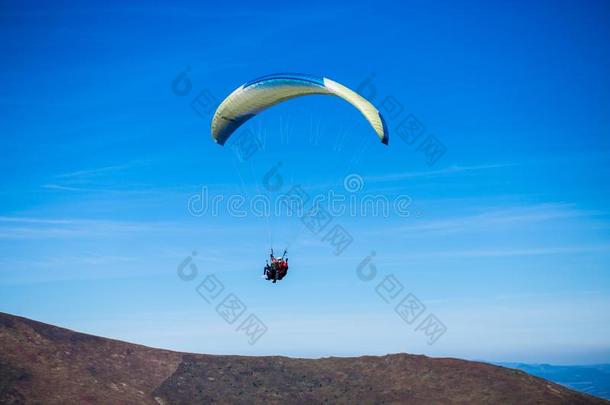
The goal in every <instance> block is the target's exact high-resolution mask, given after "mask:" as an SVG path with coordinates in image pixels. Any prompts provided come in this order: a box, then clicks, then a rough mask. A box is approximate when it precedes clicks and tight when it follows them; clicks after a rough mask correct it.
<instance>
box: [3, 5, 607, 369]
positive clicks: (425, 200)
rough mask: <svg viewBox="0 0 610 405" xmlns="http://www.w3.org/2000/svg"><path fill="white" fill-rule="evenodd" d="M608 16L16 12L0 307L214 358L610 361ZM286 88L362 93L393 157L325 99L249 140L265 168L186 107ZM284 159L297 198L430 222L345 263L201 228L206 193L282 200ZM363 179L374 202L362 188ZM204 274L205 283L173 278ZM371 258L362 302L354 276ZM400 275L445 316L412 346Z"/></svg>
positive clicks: (252, 233) (8, 75) (239, 230)
mask: <svg viewBox="0 0 610 405" xmlns="http://www.w3.org/2000/svg"><path fill="white" fill-rule="evenodd" d="M609 13H610V5H608V3H607V2H603V1H599V2H595V1H586V2H581V3H578V4H577V3H576V2H556V1H554V2H550V1H549V2H544V1H540V2H535V4H531V3H529V2H528V3H525V2H524V3H520V4H516V3H514V4H510V5H508V4H500V3H497V4H490V3H488V2H466V3H463V4H462V5H456V4H454V3H453V2H435V3H434V4H429V2H408V3H405V4H400V5H399V4H398V3H397V4H392V3H389V2H374V3H359V2H346V3H331V4H329V3H326V2H324V3H310V4H308V5H307V6H298V5H288V4H285V3H284V2H282V3H277V4H274V3H267V4H259V5H257V6H256V7H253V6H251V5H248V4H247V3H244V4H238V3H234V2H233V3H230V4H227V5H221V4H220V3H215V4H214V5H203V4H201V3H199V2H193V3H182V4H181V5H175V4H166V5H161V4H160V3H159V4H154V5H151V4H148V3H144V2H142V3H140V4H136V3H134V4H133V5H130V6H128V7H125V6H122V5H121V4H120V3H115V4H112V3H109V2H103V3H101V2H100V3H95V2H90V3H86V4H78V5H77V4H70V3H68V2H66V3H60V4H59V5H57V4H56V5H53V6H50V5H40V4H34V3H29V2H4V3H3V4H2V5H1V6H0V32H1V34H2V35H1V38H2V40H1V41H0V47H1V53H2V55H3V57H2V60H3V61H2V63H0V76H1V77H2V82H3V85H2V86H1V87H0V105H1V108H0V136H1V138H0V139H1V146H2V147H1V148H0V154H1V158H0V168H1V172H2V182H1V184H2V188H1V189H0V193H1V195H2V199H1V200H0V201H1V204H0V310H1V311H5V312H9V313H14V314H18V315H22V316H27V317H31V318H34V319H38V320H41V321H45V322H49V323H54V324H59V325H62V326H66V327H69V328H72V329H77V330H80V331H85V332H89V333H93V334H96V335H103V336H108V337H113V338H117V339H124V340H129V341H133V342H137V343H142V344H147V345H152V346H156V347H164V348H171V349H176V350H184V351H195V352H204V353H239V354H283V355H290V356H304V357H318V356H328V355H360V354H383V353H388V352H409V353H423V354H427V355H431V356H451V357H462V358H468V359H483V360H488V361H524V362H549V363H568V364H569V363H602V362H609V361H610V343H609V342H610V315H609V314H610V310H609V309H610V268H609V265H610V215H609V212H608V203H609V202H610V198H609V193H608V187H607V185H608V184H610V170H609V168H610V166H609V165H608V163H609V161H610V158H609V154H608V151H609V150H610V141H609V139H610V138H609V137H608V134H609V131H610V78H609V77H608V74H607V72H608V71H610V47H609V46H608V41H607V38H609V37H610V24H609V23H608V20H609V15H610V14H609ZM185 71H186V73H187V75H186V77H187V79H188V80H189V81H190V83H191V84H192V89H191V91H190V92H189V93H188V94H186V95H184V96H179V95H176V94H175V92H173V91H172V82H173V81H174V80H175V78H176V77H177V76H178V75H180V74H181V73H183V72H185ZM283 71H288V72H302V73H311V74H317V75H323V76H326V77H329V78H331V79H333V80H336V81H338V82H340V83H342V84H344V85H346V86H349V87H351V88H353V89H359V90H360V91H361V92H362V94H363V95H364V96H365V97H369V98H370V99H371V101H372V102H373V103H375V104H376V105H378V106H379V108H380V109H381V110H382V113H385V115H386V120H387V121H388V125H389V128H390V145H389V146H388V147H385V146H384V145H381V144H380V143H379V142H378V140H377V139H376V138H375V135H374V133H373V132H372V130H371V128H370V127H368V126H367V124H366V121H365V120H364V119H363V118H362V117H361V116H360V115H359V114H358V112H357V111H356V110H354V109H353V108H352V107H351V106H350V105H348V104H347V103H345V102H342V101H341V100H338V99H335V98H331V97H323V96H314V97H308V98H303V99H298V100H293V101H291V102H288V103H285V104H283V105H280V106H277V107H274V108H273V109H271V110H269V111H267V112H265V114H262V115H261V116H259V117H256V118H255V119H253V120H252V121H250V122H249V123H248V124H247V125H246V126H245V127H244V128H242V129H241V130H240V131H243V133H249V132H247V131H252V133H256V134H258V136H259V137H261V139H262V140H263V141H264V149H263V150H261V151H259V152H258V153H256V154H255V156H253V157H252V158H251V159H249V160H248V161H247V162H240V161H239V160H238V159H237V158H236V155H235V153H234V150H233V149H232V147H231V145H230V144H227V146H225V147H220V146H218V145H216V144H214V143H213V142H212V140H211V138H210V134H209V124H210V119H211V114H210V113H206V112H204V113H202V114H198V113H197V112H196V111H194V110H193V108H191V105H190V104H191V101H192V100H193V99H195V98H196V97H197V96H198V95H199V94H200V92H204V94H208V95H211V96H212V97H213V98H215V99H217V100H218V101H220V99H222V98H223V97H224V96H226V95H227V94H229V93H230V92H231V91H232V90H233V89H235V88H236V87H237V86H239V85H240V84H242V83H244V82H246V81H248V80H250V79H252V78H255V77H258V76H262V75H265V74H268V73H273V72H283ZM390 102H393V103H394V104H392V105H394V106H395V109H393V110H392V111H393V112H392V111H390V109H389V105H390V104H388V103H390ZM384 108H385V109H386V110H384ZM397 112H398V113H399V114H395V113H397ZM409 114H413V116H415V117H416V118H417V119H418V120H419V121H420V122H421V123H422V125H423V126H424V127H425V135H423V136H424V137H425V136H428V135H434V136H436V138H437V139H438V140H440V141H441V142H442V144H443V145H444V146H445V147H446V148H447V152H446V153H445V154H444V155H443V156H442V157H441V158H440V159H439V160H438V161H437V162H436V163H435V164H434V165H430V164H428V162H427V159H426V156H425V154H424V153H422V151H417V143H416V144H414V145H408V144H407V143H405V142H404V141H403V139H401V137H400V136H398V135H397V133H396V132H394V131H395V130H397V129H399V126H400V124H401V122H402V120H403V119H404V118H405V117H406V116H408V115H409ZM279 161H281V162H282V166H281V168H280V175H281V176H282V178H283V180H284V185H285V186H284V187H285V189H284V190H287V189H288V188H289V187H292V186H294V185H300V186H301V187H303V188H304V189H306V190H307V191H308V192H310V193H312V194H315V193H320V192H326V191H327V190H329V189H330V190H334V191H335V192H336V193H339V194H341V193H342V194H343V195H346V196H352V197H354V198H356V199H357V200H358V201H361V199H362V198H364V197H365V196H366V195H374V196H378V195H380V196H383V197H384V198H386V199H388V201H395V200H396V198H398V197H399V196H409V198H410V202H411V203H410V205H409V212H410V215H409V216H408V217H406V216H400V215H397V213H396V212H391V213H390V214H389V215H388V216H387V217H383V216H381V217H379V216H377V217H375V216H371V215H366V216H350V215H342V216H339V217H336V218H333V221H334V224H340V225H341V226H343V227H344V228H345V229H346V230H348V231H349V233H350V235H351V236H352V237H353V243H352V244H351V245H350V246H349V247H348V248H347V249H346V250H345V251H344V252H343V253H342V254H341V255H339V256H336V255H334V254H333V249H332V247H330V246H329V245H328V243H326V242H323V241H321V240H320V237H319V236H318V235H313V234H312V233H311V232H309V231H308V230H307V228H305V227H303V226H302V225H301V223H300V222H299V221H298V219H296V218H287V217H286V216H276V217H271V218H269V220H264V219H262V218H259V217H255V216H254V215H247V216H246V217H243V218H239V217H235V216H231V215H229V213H228V212H227V210H226V207H225V209H223V210H221V212H220V213H219V214H218V215H214V216H213V215H209V214H205V215H201V216H194V215H191V214H190V213H189V211H188V209H187V206H188V201H189V199H190V198H193V197H192V196H193V195H196V194H197V193H200V192H201V190H202V187H205V188H206V190H207V192H208V193H209V195H222V196H225V197H228V196H231V195H242V196H243V197H244V198H246V199H247V200H248V201H252V198H254V197H255V196H256V195H257V194H262V195H263V196H267V197H269V198H274V197H275V196H276V195H275V194H273V193H271V192H268V191H265V189H264V187H262V185H261V179H262V178H263V176H264V174H265V173H267V172H268V171H269V170H270V169H271V168H272V167H274V165H276V164H277V162H279ZM350 174H356V175H357V176H359V177H358V178H359V179H360V178H361V179H362V181H363V188H362V190H359V191H357V192H354V193H350V192H349V191H347V190H345V188H344V179H345V177H346V176H348V175H350ZM270 244H273V245H274V246H275V248H276V249H277V250H281V249H282V248H283V247H285V246H288V245H289V246H290V260H291V270H290V273H289V275H288V277H287V278H286V279H285V280H283V281H282V282H281V283H280V284H278V285H271V284H270V283H266V282H264V281H262V280H261V279H260V272H261V266H262V264H263V263H264V259H265V258H266V253H267V250H268V248H269V246H270ZM193 251H196V252H197V255H196V256H194V259H193V260H194V261H193V263H194V264H196V266H197V269H198V277H197V278H196V279H195V280H193V281H190V282H186V281H183V280H181V279H180V278H179V277H178V275H177V271H176V269H177V267H178V266H179V264H180V263H182V262H183V260H185V258H187V257H188V256H189V255H191V252H193ZM373 251H374V252H375V253H376V255H375V256H374V257H373V261H372V263H373V264H374V265H375V266H376V268H377V277H376V278H375V279H374V280H372V281H370V282H365V281H363V280H361V279H359V278H358V276H357V272H356V268H357V267H358V265H359V264H360V263H361V262H362V261H363V259H365V257H366V256H367V255H369V254H370V253H371V252H373ZM210 274H215V276H216V277H217V279H218V280H220V281H221V282H222V284H223V285H224V286H225V290H224V291H223V293H222V296H220V298H219V299H221V298H222V297H224V296H226V295H227V294H228V293H230V292H233V293H234V294H235V295H236V296H238V297H239V299H240V300H241V301H242V302H243V303H244V304H245V305H247V311H246V313H244V315H243V316H244V317H245V316H246V315H247V314H250V313H252V314H255V315H256V316H258V317H259V318H260V320H261V321H263V322H264V324H265V325H266V326H267V332H266V333H265V334H264V335H263V337H261V338H260V340H259V341H258V342H257V343H256V344H254V345H250V344H249V343H248V341H247V339H246V337H245V336H244V335H243V333H240V332H239V331H236V330H235V329H236V327H237V325H238V324H239V323H240V322H241V320H238V321H237V322H236V323H235V324H232V325H229V324H227V322H225V320H224V319H223V318H222V317H221V316H220V315H219V314H218V313H217V312H216V310H215V306H216V304H217V303H215V304H209V303H207V302H206V301H205V300H203V299H202V298H201V297H200V296H199V295H198V293H197V291H196V287H197V285H199V283H200V282H202V281H203V280H204V279H205V278H206V277H207V276H209V275H210ZM387 275H393V276H394V277H395V280H398V281H399V282H400V283H401V285H403V287H404V288H403V290H402V291H401V293H400V294H399V295H398V297H397V300H400V299H402V298H403V297H404V296H406V295H407V293H412V294H413V295H414V296H416V297H417V298H418V299H419V300H420V301H421V303H423V305H425V308H426V309H425V313H423V314H422V315H421V317H420V318H419V319H417V320H416V321H414V322H413V324H407V323H406V322H404V321H403V320H402V319H401V318H400V317H399V316H398V315H397V314H396V312H395V311H394V309H393V308H394V305H395V304H396V302H392V303H386V302H385V301H384V300H383V299H382V298H381V296H380V295H379V294H378V293H377V292H376V287H377V285H378V284H379V283H380V282H381V281H382V280H384V277H386V276H387ZM428 314H433V315H435V316H436V317H437V319H439V320H440V321H441V322H442V323H443V324H444V325H445V326H446V329H447V330H446V332H445V334H443V335H442V336H441V337H440V338H439V339H438V340H437V341H436V342H435V343H434V344H432V345H429V344H428V341H427V336H426V335H425V334H424V333H422V331H421V330H416V329H417V325H418V324H419V322H420V321H422V320H423V319H424V317H425V316H427V315H428Z"/></svg>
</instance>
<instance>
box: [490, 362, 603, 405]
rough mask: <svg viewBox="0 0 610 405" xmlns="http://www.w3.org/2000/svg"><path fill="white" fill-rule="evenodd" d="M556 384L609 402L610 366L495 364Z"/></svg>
mask: <svg viewBox="0 0 610 405" xmlns="http://www.w3.org/2000/svg"><path fill="white" fill-rule="evenodd" d="M496 364H499V365H501V366H504V367H510V368H516V369H519V370H523V371H525V372H526V373H529V374H532V375H535V376H537V377H541V378H544V379H547V380H550V381H553V382H556V383H558V384H561V385H565V386H566V387H569V388H572V389H574V390H577V391H581V392H586V393H587V394H591V395H595V396H597V397H600V398H605V399H609V400H610V364H596V365H591V366H552V365H549V364H523V363H496Z"/></svg>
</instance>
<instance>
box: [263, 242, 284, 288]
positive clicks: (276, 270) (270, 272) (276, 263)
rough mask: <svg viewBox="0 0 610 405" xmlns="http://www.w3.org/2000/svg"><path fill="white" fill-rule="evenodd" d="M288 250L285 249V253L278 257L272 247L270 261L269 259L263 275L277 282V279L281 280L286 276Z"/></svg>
mask: <svg viewBox="0 0 610 405" xmlns="http://www.w3.org/2000/svg"><path fill="white" fill-rule="evenodd" d="M287 253H288V252H287V251H286V250H284V254H282V257H280V258H277V257H275V256H274V255H273V249H271V254H270V255H269V259H270V261H267V264H266V265H265V268H264V270H263V275H264V276H265V279H266V280H273V282H274V283H275V282H276V281H277V280H281V279H283V278H284V277H286V274H287V273H288V258H287V257H286V254H287Z"/></svg>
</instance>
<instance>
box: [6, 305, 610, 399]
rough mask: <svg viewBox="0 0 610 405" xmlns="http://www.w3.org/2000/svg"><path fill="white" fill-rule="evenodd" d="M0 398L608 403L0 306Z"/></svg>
mask: <svg viewBox="0 0 610 405" xmlns="http://www.w3.org/2000/svg"><path fill="white" fill-rule="evenodd" d="M0 347H1V348H2V349H1V350H0V403H1V404H151V405H166V404H167V405H169V404H209V403H232V404H287V403H294V404H322V403H340V404H356V403H357V404H383V403H385V404H400V403H409V404H452V403H453V404H520V405H521V404H609V403H610V402H607V401H604V400H601V399H598V398H595V397H592V396H589V395H586V394H581V393H578V392H575V391H572V390H570V389H568V388H565V387H563V386H561V385H558V384H555V383H552V382H549V381H546V380H543V379H540V378H537V377H533V376H531V375H529V374H526V373H525V372H523V371H519V370H513V369H509V368H505V367H499V366H494V365H490V364H485V363H478V362H470V361H464V360H458V359H433V358H428V357H425V356H413V355H407V354H396V355H388V356H383V357H373V356H364V357H357V358H336V357H331V358H324V359H318V360H310V359H293V358H287V357H279V356H271V357H244V356H212V355H204V354H188V353H178V352H172V351H168V350H160V349H152V348H149V347H145V346H140V345H135V344H131V343H125V342H120V341H116V340H111V339H105V338H101V337H96V336H91V335H86V334H82V333H77V332H73V331H70V330H67V329H63V328H58V327H55V326H51V325H48V324H44V323H40V322H36V321H32V320H29V319H25V318H21V317H17V316H12V315H8V314H3V313H0Z"/></svg>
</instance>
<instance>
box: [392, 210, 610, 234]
mask: <svg viewBox="0 0 610 405" xmlns="http://www.w3.org/2000/svg"><path fill="white" fill-rule="evenodd" d="M596 214H600V213H597V212H593V211H586V210H579V209H576V208H574V206H573V205H570V204H538V205H534V206H525V207H510V208H503V209H495V210H493V209H491V210H490V211H488V212H484V213H480V214H474V215H463V216H458V217H451V218H446V219H439V220H430V221H425V220H423V221H420V222H412V223H410V224H409V225H408V226H403V227H401V229H402V230H403V231H407V232H408V231H413V232H422V231H425V232H438V233H443V234H447V233H455V232H465V231H475V230H477V231H478V230H484V229H489V228H492V227H498V226H502V225H511V226H512V225H517V224H520V225H524V224H528V223H535V222H541V221H550V220H560V219H568V218H577V217H590V216H594V215H596Z"/></svg>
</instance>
